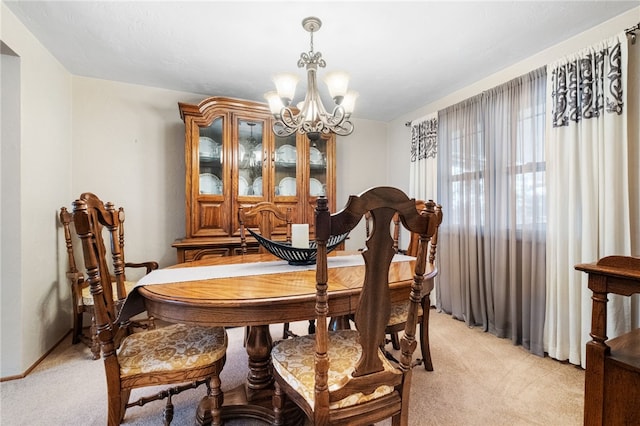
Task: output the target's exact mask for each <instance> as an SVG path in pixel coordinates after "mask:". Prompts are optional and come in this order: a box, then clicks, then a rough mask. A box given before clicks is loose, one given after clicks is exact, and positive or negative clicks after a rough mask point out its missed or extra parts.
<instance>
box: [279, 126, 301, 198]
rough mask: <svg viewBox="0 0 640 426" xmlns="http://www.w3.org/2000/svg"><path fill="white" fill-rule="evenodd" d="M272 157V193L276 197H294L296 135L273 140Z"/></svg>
mask: <svg viewBox="0 0 640 426" xmlns="http://www.w3.org/2000/svg"><path fill="white" fill-rule="evenodd" d="M275 142H276V146H275V155H274V170H275V173H274V186H275V188H274V191H275V192H274V193H275V195H276V196H277V197H295V196H296V195H297V181H296V176H297V169H298V154H297V151H296V135H295V133H294V134H293V135H290V136H286V137H280V136H276V138H275Z"/></svg>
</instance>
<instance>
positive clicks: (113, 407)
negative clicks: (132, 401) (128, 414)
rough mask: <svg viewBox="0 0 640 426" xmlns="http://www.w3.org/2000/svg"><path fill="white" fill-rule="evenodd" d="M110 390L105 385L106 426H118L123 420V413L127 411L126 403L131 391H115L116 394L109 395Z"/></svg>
mask: <svg viewBox="0 0 640 426" xmlns="http://www.w3.org/2000/svg"><path fill="white" fill-rule="evenodd" d="M110 391H111V389H109V386H108V385H107V393H108V394H109V395H108V398H107V401H108V402H107V405H108V407H107V412H108V414H107V426H119V425H120V424H121V423H122V420H123V419H124V412H125V410H126V409H127V402H129V396H130V395H131V390H122V389H120V390H115V392H117V394H115V395H113V394H110Z"/></svg>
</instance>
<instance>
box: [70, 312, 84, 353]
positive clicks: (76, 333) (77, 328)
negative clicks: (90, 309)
mask: <svg viewBox="0 0 640 426" xmlns="http://www.w3.org/2000/svg"><path fill="white" fill-rule="evenodd" d="M81 335H82V312H78V311H76V310H74V312H73V335H72V337H71V343H73V344H74V345H75V344H76V343H79V342H80V341H81V339H80V336H81Z"/></svg>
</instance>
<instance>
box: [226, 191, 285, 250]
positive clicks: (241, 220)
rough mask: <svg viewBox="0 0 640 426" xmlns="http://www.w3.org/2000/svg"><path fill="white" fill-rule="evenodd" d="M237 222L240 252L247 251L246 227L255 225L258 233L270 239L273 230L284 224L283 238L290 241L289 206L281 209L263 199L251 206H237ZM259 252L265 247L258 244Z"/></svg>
mask: <svg viewBox="0 0 640 426" xmlns="http://www.w3.org/2000/svg"><path fill="white" fill-rule="evenodd" d="M238 224H239V225H240V247H241V249H242V253H243V254H244V253H246V252H247V236H246V229H245V228H246V227H248V226H250V225H252V224H253V225H256V226H257V227H258V231H259V232H260V235H262V236H263V237H265V238H269V239H271V238H272V236H273V233H274V232H273V231H274V230H275V229H276V228H277V227H278V226H279V225H280V226H281V225H285V227H286V230H285V238H286V241H287V242H288V243H290V242H291V208H290V207H288V208H287V209H286V210H285V211H282V210H281V209H280V208H278V206H277V205H276V204H274V203H270V202H268V201H263V202H260V203H258V204H256V205H255V206H253V207H251V208H244V207H243V206H240V207H239V208H238ZM259 252H260V253H264V252H266V249H265V248H264V247H262V246H259Z"/></svg>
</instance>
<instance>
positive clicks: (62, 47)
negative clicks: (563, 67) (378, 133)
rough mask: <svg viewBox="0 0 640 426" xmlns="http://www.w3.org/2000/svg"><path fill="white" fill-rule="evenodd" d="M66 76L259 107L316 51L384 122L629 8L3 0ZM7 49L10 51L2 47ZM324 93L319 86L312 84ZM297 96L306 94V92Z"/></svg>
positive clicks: (366, 114)
mask: <svg viewBox="0 0 640 426" xmlns="http://www.w3.org/2000/svg"><path fill="white" fill-rule="evenodd" d="M2 1H3V2H4V3H5V4H6V5H7V6H8V7H9V9H10V10H11V11H12V12H13V13H14V14H15V15H16V16H17V17H18V18H19V19H20V20H21V21H22V22H23V24H24V25H25V26H26V27H27V28H28V29H29V30H30V31H31V32H32V33H33V34H34V35H35V37H37V38H38V39H39V40H40V42H41V43H42V44H43V45H44V46H45V47H46V48H47V49H48V50H49V51H50V52H51V53H52V54H53V55H54V56H55V57H56V58H57V59H58V60H59V61H60V62H61V63H62V64H63V65H64V66H65V67H66V68H67V69H68V70H69V72H71V73H72V74H74V75H79V76H87V77H95V78H100V79H107V80H114V81H121V82H126V83H134V84H140V85H146V86H153V87H161V88H166V89H174V90H180V91H186V92H193V93H198V94H204V95H212V96H213V95H222V96H232V97H239V98H244V99H252V100H258V101H263V97H262V95H263V94H264V93H265V92H267V91H269V90H272V89H273V84H272V82H271V77H272V76H273V75H274V74H276V73H278V72H297V73H299V74H300V76H301V81H302V80H305V77H304V73H303V71H302V70H299V69H298V68H297V66H296V63H297V60H298V57H299V56H300V53H301V52H303V51H304V52H306V51H308V50H309V33H307V32H306V31H305V30H304V29H303V28H302V25H301V22H302V19H303V18H305V17H307V16H317V17H319V18H320V19H321V20H322V22H323V25H322V28H321V29H320V30H319V31H318V32H317V33H316V34H315V35H314V50H315V51H319V52H322V55H323V58H324V59H325V60H326V62H327V68H326V70H319V77H320V78H321V77H322V74H323V73H324V72H326V71H328V70H338V69H340V70H345V71H347V72H349V73H350V75H351V84H350V86H351V88H353V89H354V90H356V91H358V92H359V93H360V97H359V98H358V102H357V104H356V111H355V112H354V117H357V118H364V119H370V120H378V121H389V120H392V119H395V118H397V117H399V116H401V115H403V114H405V113H408V112H410V111H413V110H415V109H418V108H420V107H422V106H424V105H426V104H428V103H430V102H432V101H435V100H437V99H439V98H441V97H443V96H444V95H447V94H449V93H451V92H453V91H455V90H457V89H460V88H463V87H465V86H467V85H469V84H471V83H473V82H475V81H477V80H480V79H482V78H484V77H486V76H488V75H491V74H492V73H494V72H496V71H499V70H501V69H503V68H505V67H507V66H509V65H511V64H513V63H516V62H518V61H520V60H522V59H524V58H527V57H529V56H531V55H533V54H535V53H537V52H539V51H541V50H544V49H546V48H548V47H551V46H553V45H555V44H557V43H559V42H561V41H563V40H565V39H567V38H569V37H571V36H573V35H576V34H578V33H580V32H582V31H584V30H587V29H589V28H591V27H593V26H595V25H597V24H599V23H601V22H604V21H606V20H608V19H610V18H612V17H614V16H617V15H619V14H621V13H623V12H625V11H627V10H629V9H631V8H633V7H636V6H638V5H639V4H640V3H639V2H638V1H637V0H636V1H594V0H591V1H496V2H484V1H471V2H462V1H411V2H403V1H341V2H338V1H296V2H292V1H289V2H275V1H256V2H248V1H32V0H22V1H7V0H2ZM9 47H11V46H9ZM320 84H321V87H320V90H321V91H323V92H324V91H325V88H324V87H322V86H323V83H320ZM305 85H306V84H303V85H301V87H299V88H298V95H297V97H298V98H300V97H302V90H303V89H302V88H303V87H304V86H305Z"/></svg>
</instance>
